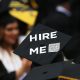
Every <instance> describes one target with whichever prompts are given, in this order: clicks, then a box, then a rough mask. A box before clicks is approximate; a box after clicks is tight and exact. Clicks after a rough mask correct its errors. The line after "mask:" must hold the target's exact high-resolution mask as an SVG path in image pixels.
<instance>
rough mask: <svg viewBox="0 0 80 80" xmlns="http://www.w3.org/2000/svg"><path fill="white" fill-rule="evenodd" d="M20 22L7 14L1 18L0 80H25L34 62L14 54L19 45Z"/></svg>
mask: <svg viewBox="0 0 80 80" xmlns="http://www.w3.org/2000/svg"><path fill="white" fill-rule="evenodd" d="M18 35H19V29H18V22H17V20H16V19H15V18H13V17H12V16H10V15H9V14H8V13H7V12H6V13H4V14H2V15H1V16H0V80H6V79H8V80H23V78H24V77H25V76H26V75H27V73H28V71H29V70H30V67H31V64H32V62H31V61H29V60H27V59H23V58H20V57H19V56H18V55H16V54H14V53H13V50H14V49H15V48H16V46H17V44H18V42H17V41H18Z"/></svg>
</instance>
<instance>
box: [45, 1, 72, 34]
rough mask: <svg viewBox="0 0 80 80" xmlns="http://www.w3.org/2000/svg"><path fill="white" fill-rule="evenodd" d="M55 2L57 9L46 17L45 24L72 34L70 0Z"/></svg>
mask: <svg viewBox="0 0 80 80" xmlns="http://www.w3.org/2000/svg"><path fill="white" fill-rule="evenodd" d="M55 3H56V6H55V11H54V12H52V13H50V14H49V16H48V17H46V18H45V20H44V22H43V24H45V25H47V26H49V27H51V28H53V29H56V30H58V31H61V32H63V33H66V34H69V35H70V34H71V29H72V28H71V27H70V17H71V14H72V13H71V4H70V2H69V0H56V1H55Z"/></svg>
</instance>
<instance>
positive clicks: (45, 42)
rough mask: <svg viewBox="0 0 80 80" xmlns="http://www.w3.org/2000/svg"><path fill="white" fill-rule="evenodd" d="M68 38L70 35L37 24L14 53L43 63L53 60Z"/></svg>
mask: <svg viewBox="0 0 80 80" xmlns="http://www.w3.org/2000/svg"><path fill="white" fill-rule="evenodd" d="M70 39H71V37H70V36H68V35H66V34H64V33H61V32H58V31H56V30H54V29H52V28H49V27H47V26H44V25H41V24H38V25H37V26H36V27H35V28H33V30H32V31H31V33H30V34H29V35H28V36H27V38H26V39H25V40H24V41H23V42H22V43H21V44H20V45H19V47H18V48H17V49H16V50H15V51H14V53H15V54H17V55H19V56H21V57H24V58H27V59H29V60H31V61H33V62H35V63H37V64H40V65H45V64H49V63H51V62H52V61H53V60H54V58H55V57H56V56H57V55H58V54H59V51H61V50H62V49H63V47H64V46H65V45H66V44H67V43H68V41H69V40H70Z"/></svg>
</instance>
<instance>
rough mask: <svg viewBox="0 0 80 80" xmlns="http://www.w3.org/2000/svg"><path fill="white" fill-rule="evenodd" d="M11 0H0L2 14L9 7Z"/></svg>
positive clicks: (0, 12)
mask: <svg viewBox="0 0 80 80" xmlns="http://www.w3.org/2000/svg"><path fill="white" fill-rule="evenodd" d="M10 2H11V0H0V14H2V13H4V12H5V11H7V10H8V9H9V4H10Z"/></svg>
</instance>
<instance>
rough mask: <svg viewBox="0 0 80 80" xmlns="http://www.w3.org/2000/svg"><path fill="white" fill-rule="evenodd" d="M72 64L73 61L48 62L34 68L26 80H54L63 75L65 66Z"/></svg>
mask: <svg viewBox="0 0 80 80" xmlns="http://www.w3.org/2000/svg"><path fill="white" fill-rule="evenodd" d="M69 64H71V61H67V62H59V63H54V64H48V65H44V66H40V67H35V68H33V69H32V70H31V71H30V72H29V73H28V75H27V76H26V77H25V78H24V80H54V79H58V76H60V75H62V71H63V70H64V68H65V66H67V65H69Z"/></svg>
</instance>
